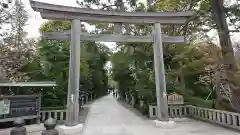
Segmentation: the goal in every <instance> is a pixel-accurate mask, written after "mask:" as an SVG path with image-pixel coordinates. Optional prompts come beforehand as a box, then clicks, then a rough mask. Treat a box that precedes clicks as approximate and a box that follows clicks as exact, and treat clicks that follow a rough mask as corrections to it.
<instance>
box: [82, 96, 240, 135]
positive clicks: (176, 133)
mask: <svg viewBox="0 0 240 135" xmlns="http://www.w3.org/2000/svg"><path fill="white" fill-rule="evenodd" d="M82 135H240V132H236V131H232V130H229V129H225V128H222V127H220V126H215V125H211V124H208V123H204V122H201V121H195V120H191V119H189V120H188V121H185V122H177V127H176V128H174V129H161V128H156V127H155V126H154V123H153V121H151V120H146V119H143V118H141V117H139V116H137V115H136V114H135V113H133V112H131V111H130V110H128V109H126V108H125V107H123V106H122V105H121V104H120V103H119V102H117V101H116V100H115V99H113V98H112V96H106V97H103V98H101V99H99V100H97V101H96V102H94V103H93V104H92V105H91V108H90V112H89V114H88V117H87V120H86V122H85V126H84V129H83V133H82Z"/></svg>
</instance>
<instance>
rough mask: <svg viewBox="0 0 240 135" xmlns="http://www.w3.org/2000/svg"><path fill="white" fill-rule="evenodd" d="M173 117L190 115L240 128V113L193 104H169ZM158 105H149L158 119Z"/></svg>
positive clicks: (153, 117) (152, 115) (150, 112)
mask: <svg viewBox="0 0 240 135" xmlns="http://www.w3.org/2000/svg"><path fill="white" fill-rule="evenodd" d="M168 112H169V116H170V117H171V118H179V117H190V118H195V119H200V120H204V121H208V122H211V123H214V124H219V125H221V126H224V127H228V128H232V129H236V130H240V114H239V113H233V112H228V111H222V110H216V109H207V108H202V107H196V106H192V105H179V106H171V105H170V106H169V108H168ZM156 115H157V106H149V117H150V118H151V119H156V117H157V116H156Z"/></svg>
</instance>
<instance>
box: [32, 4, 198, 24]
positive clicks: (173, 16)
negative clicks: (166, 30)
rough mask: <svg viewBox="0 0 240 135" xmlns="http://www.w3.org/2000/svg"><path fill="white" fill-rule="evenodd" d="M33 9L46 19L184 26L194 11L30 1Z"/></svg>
mask: <svg viewBox="0 0 240 135" xmlns="http://www.w3.org/2000/svg"><path fill="white" fill-rule="evenodd" d="M30 4H31V7H32V8H33V9H34V10H35V11H39V12H40V13H41V16H42V18H44V19H60V20H73V19H77V20H81V21H98V22H110V23H114V22H123V23H141V24H143V23H145V24H153V23H162V24H184V23H185V22H186V20H187V19H188V17H190V16H192V15H193V12H192V11H184V12H115V11H103V10H97V9H86V8H78V7H69V6H62V5H54V4H48V3H43V2H37V1H32V0H30Z"/></svg>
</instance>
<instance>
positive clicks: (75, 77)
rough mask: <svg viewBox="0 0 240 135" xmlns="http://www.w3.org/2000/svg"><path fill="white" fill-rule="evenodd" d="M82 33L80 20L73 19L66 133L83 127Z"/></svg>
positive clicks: (64, 128) (63, 129)
mask: <svg viewBox="0 0 240 135" xmlns="http://www.w3.org/2000/svg"><path fill="white" fill-rule="evenodd" d="M80 33H81V22H80V20H75V19H74V20H72V27H71V35H72V36H71V42H70V60H69V77H68V78H69V80H68V96H67V114H66V125H63V126H61V127H60V130H62V132H63V134H65V135H67V134H75V133H78V132H79V131H81V130H82V127H83V124H79V80H80V49H81V48H80Z"/></svg>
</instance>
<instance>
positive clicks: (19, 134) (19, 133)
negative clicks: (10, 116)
mask: <svg viewBox="0 0 240 135" xmlns="http://www.w3.org/2000/svg"><path fill="white" fill-rule="evenodd" d="M13 125H14V128H13V129H12V130H11V133H10V135H27V130H26V128H25V127H24V119H21V118H17V119H16V120H15V121H14V123H13Z"/></svg>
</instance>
